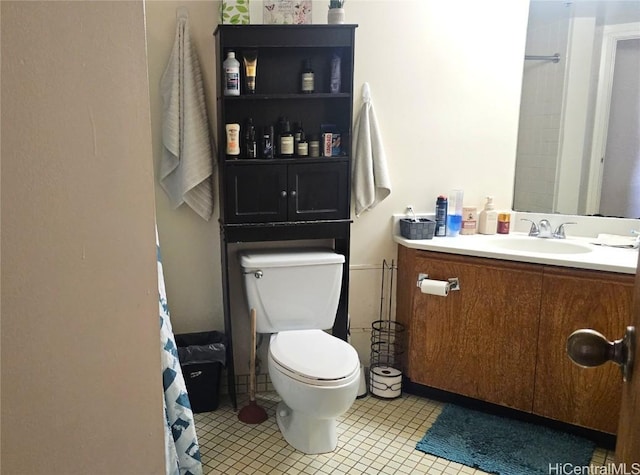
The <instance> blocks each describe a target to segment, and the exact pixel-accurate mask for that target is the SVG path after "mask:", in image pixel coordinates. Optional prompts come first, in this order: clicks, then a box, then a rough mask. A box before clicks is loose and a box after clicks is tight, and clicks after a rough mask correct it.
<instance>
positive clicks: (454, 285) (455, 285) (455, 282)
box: [416, 273, 460, 290]
mask: <svg viewBox="0 0 640 475" xmlns="http://www.w3.org/2000/svg"><path fill="white" fill-rule="evenodd" d="M428 278H429V274H423V273H420V274H418V282H417V283H416V286H417V287H420V284H421V283H422V281H423V280H425V279H428ZM447 282H449V290H460V279H459V278H458V277H451V278H449V279H447Z"/></svg>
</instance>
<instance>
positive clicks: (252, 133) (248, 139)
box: [244, 117, 258, 158]
mask: <svg viewBox="0 0 640 475" xmlns="http://www.w3.org/2000/svg"><path fill="white" fill-rule="evenodd" d="M244 156H245V157H246V158H256V157H257V156H258V144H257V143H256V128H255V127H254V125H253V119H252V118H251V117H249V118H248V119H247V124H246V126H245V128H244Z"/></svg>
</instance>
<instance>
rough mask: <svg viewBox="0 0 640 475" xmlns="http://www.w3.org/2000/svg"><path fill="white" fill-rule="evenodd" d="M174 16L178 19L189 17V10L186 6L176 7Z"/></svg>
mask: <svg viewBox="0 0 640 475" xmlns="http://www.w3.org/2000/svg"><path fill="white" fill-rule="evenodd" d="M176 18H177V19H178V20H180V19H181V18H189V10H187V7H178V8H176Z"/></svg>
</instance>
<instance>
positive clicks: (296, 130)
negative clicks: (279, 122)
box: [293, 122, 302, 153]
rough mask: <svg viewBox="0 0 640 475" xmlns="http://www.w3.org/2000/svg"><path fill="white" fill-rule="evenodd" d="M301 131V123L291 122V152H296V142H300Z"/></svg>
mask: <svg viewBox="0 0 640 475" xmlns="http://www.w3.org/2000/svg"><path fill="white" fill-rule="evenodd" d="M301 131H302V123H301V122H294V123H293V152H294V153H298V142H300V132H301Z"/></svg>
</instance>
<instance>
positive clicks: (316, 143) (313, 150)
mask: <svg viewBox="0 0 640 475" xmlns="http://www.w3.org/2000/svg"><path fill="white" fill-rule="evenodd" d="M309 156H310V157H319V156H320V140H319V139H318V136H317V135H312V136H311V138H310V140H309Z"/></svg>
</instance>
